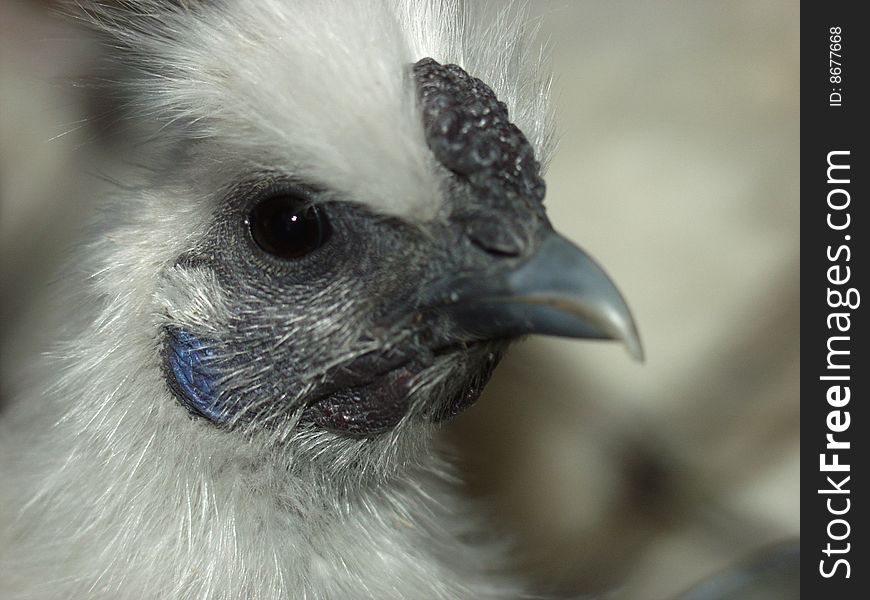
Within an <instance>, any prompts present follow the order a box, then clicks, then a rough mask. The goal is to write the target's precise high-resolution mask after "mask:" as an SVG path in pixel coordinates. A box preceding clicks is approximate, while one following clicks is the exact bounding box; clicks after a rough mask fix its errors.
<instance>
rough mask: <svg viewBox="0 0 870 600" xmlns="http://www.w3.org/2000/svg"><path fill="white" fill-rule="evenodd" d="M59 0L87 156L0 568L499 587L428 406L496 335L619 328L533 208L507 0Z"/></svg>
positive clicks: (527, 82) (9, 467) (41, 582)
mask: <svg viewBox="0 0 870 600" xmlns="http://www.w3.org/2000/svg"><path fill="white" fill-rule="evenodd" d="M70 10H71V12H72V13H73V14H74V15H75V16H76V17H77V18H79V19H81V20H82V21H83V22H84V23H86V24H87V25H88V26H89V27H91V28H92V29H93V31H95V32H96V35H97V37H98V38H99V39H100V40H101V43H102V47H103V48H104V49H105V54H104V56H103V62H102V65H101V70H100V71H99V72H97V73H96V74H92V76H91V77H90V78H89V79H88V80H87V84H88V86H90V89H91V93H92V96H93V97H94V98H98V99H99V101H100V102H99V103H97V104H98V105H99V106H100V107H101V109H100V112H99V113H98V114H96V115H95V116H94V123H95V127H97V128H100V129H101V133H102V143H104V144H106V146H107V147H108V148H110V151H109V154H110V155H112V159H111V160H109V161H108V162H107V163H106V164H104V165H102V166H101V172H102V173H104V174H105V175H104V178H105V179H106V180H107V181H108V182H114V183H113V184H111V185H109V186H108V187H109V189H107V193H106V197H105V201H104V208H103V210H101V211H99V217H98V219H97V221H98V222H97V224H96V225H95V227H94V228H92V229H91V230H90V231H89V233H88V234H87V235H88V237H87V239H86V241H85V242H84V243H83V244H82V245H81V246H79V247H77V249H76V250H75V251H74V252H73V253H72V254H71V256H70V261H69V262H70V268H69V273H68V275H67V276H66V277H65V278H64V283H63V286H64V287H63V288H62V289H61V291H60V295H61V297H62V299H63V301H62V303H61V304H62V306H61V307H60V308H59V309H58V310H59V311H60V313H59V314H61V315H62V322H63V327H59V328H57V329H54V328H51V327H49V325H46V328H47V329H48V331H49V335H50V336H52V337H54V338H55V340H54V341H55V344H54V346H53V348H54V349H53V351H52V352H51V353H50V354H48V355H47V356H45V357H43V358H40V359H39V360H38V362H37V363H36V372H37V374H38V377H37V381H36V382H35V383H34V385H32V386H30V387H28V388H26V389H25V390H24V391H22V392H21V393H20V394H19V396H18V397H17V398H16V399H15V400H14V401H13V403H12V405H11V406H10V407H8V410H6V412H5V414H4V415H3V423H2V427H3V431H2V438H0V455H2V457H3V458H2V461H3V465H2V472H3V477H4V485H3V491H2V497H0V500H2V506H4V509H2V513H3V517H2V518H3V522H2V524H0V527H2V529H0V531H2V533H0V569H2V571H0V595H2V597H3V598H23V597H28V598H34V597H35V598H112V599H117V598H208V599H238V598H257V599H264V600H269V599H278V598H510V597H521V596H523V594H524V593H525V592H524V591H523V589H522V585H521V584H520V583H518V582H516V581H514V580H513V579H512V578H511V577H510V576H509V575H508V574H506V573H504V572H503V569H500V565H501V564H503V558H504V556H503V555H504V545H503V544H501V543H500V542H499V541H498V540H491V539H489V538H488V536H487V535H486V525H485V523H484V521H483V520H482V518H481V517H480V516H479V515H477V514H476V513H475V512H474V511H473V510H472V508H471V507H468V506H467V505H466V504H465V503H464V502H463V501H462V499H461V496H460V495H459V494H457V492H456V490H455V489H454V488H455V486H454V485H453V481H452V478H451V469H450V466H449V464H447V462H446V461H444V460H443V459H442V458H440V457H439V456H438V455H437V454H436V453H435V452H434V451H433V446H432V441H433V435H434V433H435V431H436V430H437V428H438V424H439V423H441V422H443V421H445V420H448V419H450V418H452V417H454V416H456V415H457V414H459V413H460V412H461V411H462V410H463V409H464V408H466V407H467V406H469V405H470V404H471V403H473V402H474V401H475V400H476V399H477V397H478V396H479V394H480V392H481V390H482V388H483V386H484V385H485V384H486V381H487V380H488V378H489V376H490V374H491V373H492V371H493V369H494V368H495V367H496V365H497V363H498V361H499V359H500V358H501V356H502V355H503V353H504V352H505V350H506V349H507V347H508V345H509V344H510V342H511V341H512V340H515V339H516V338H518V337H519V336H522V335H526V334H534V333H540V334H549V335H561V336H569V337H578V338H605V339H618V340H622V341H623V342H624V343H625V344H626V346H627V348H628V349H629V351H630V352H631V353H632V354H633V355H635V356H637V357H640V356H641V355H642V351H641V346H640V341H639V337H638V334H637V331H636V328H635V325H634V322H633V320H632V317H631V314H630V311H629V309H628V307H627V305H626V303H625V301H624V300H623V298H622V297H621V295H620V293H619V292H618V290H617V288H616V287H615V286H614V284H613V283H612V282H611V280H610V279H609V278H608V277H607V275H606V274H605V273H604V271H602V270H601V268H600V267H599V266H598V265H597V264H596V263H595V262H594V261H593V260H592V259H591V258H590V257H589V256H588V255H587V254H586V253H585V252H583V251H582V250H580V249H579V248H578V247H576V246H575V245H573V244H572V243H571V242H569V241H568V240H566V239H565V238H563V237H561V236H559V235H558V234H557V233H555V231H554V230H553V228H552V226H551V224H550V222H549V221H548V219H547V216H546V214H545V210H544V206H543V200H544V195H545V185H544V181H543V179H542V171H543V167H542V165H543V164H545V163H546V161H547V159H548V157H549V153H550V152H551V149H552V143H551V139H552V135H551V125H550V119H549V112H548V108H547V89H548V79H547V77H546V76H545V75H543V69H542V68H541V65H540V64H539V54H538V53H536V52H534V51H533V48H534V46H533V44H532V43H531V42H530V36H529V35H527V32H526V31H525V29H524V22H525V20H524V18H523V13H522V11H519V16H517V12H516V11H513V10H510V9H505V11H504V12H501V11H498V12H497V15H496V16H495V17H494V19H493V20H479V19H475V18H474V13H475V10H476V9H474V8H471V7H463V6H460V5H458V4H456V3H454V2H450V1H446V0H445V1H425V2H424V1H418V2H414V1H411V0H407V1H404V0H394V1H388V0H384V1H383V2H344V1H343V2H339V1H338V0H319V1H315V0H295V1H290V0H261V1H258V2H221V1H210V2H196V1H190V2H187V1H181V0H178V1H176V2H171V3H170V2H156V1H145V0H128V1H124V2H116V3H92V4H91V3H86V4H84V5H83V6H78V5H75V6H74V7H72V8H71V9H70ZM478 77H479V78H480V79H478ZM50 321H51V320H50V319H46V323H49V322H50Z"/></svg>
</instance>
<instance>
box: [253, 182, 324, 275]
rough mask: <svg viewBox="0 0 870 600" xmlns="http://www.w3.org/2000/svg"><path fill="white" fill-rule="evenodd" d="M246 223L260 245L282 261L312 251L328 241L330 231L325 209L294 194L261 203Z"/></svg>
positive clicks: (278, 196)
mask: <svg viewBox="0 0 870 600" xmlns="http://www.w3.org/2000/svg"><path fill="white" fill-rule="evenodd" d="M247 223H248V226H249V227H250V229H251V236H252V237H253V238H254V241H255V242H256V243H257V245H258V246H259V247H260V248H262V249H263V250H264V251H265V252H268V253H269V254H272V255H273V256H277V257H278V258H283V259H293V258H299V257H301V256H304V255H306V254H308V253H310V252H313V251H314V250H316V249H317V248H319V247H320V246H322V245H323V244H325V243H326V242H327V240H328V239H329V234H330V232H331V228H330V226H329V221H328V220H327V219H326V215H325V214H324V213H323V210H321V209H319V208H318V207H317V206H315V205H312V204H311V203H310V201H309V200H307V199H306V198H302V197H299V196H294V195H292V194H280V195H275V196H270V197H268V198H266V199H264V200H262V201H260V202H259V203H258V204H257V205H256V206H254V208H253V209H252V210H251V212H250V214H249V215H248V218H247Z"/></svg>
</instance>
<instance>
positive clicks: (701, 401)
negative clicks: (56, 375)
mask: <svg viewBox="0 0 870 600" xmlns="http://www.w3.org/2000/svg"><path fill="white" fill-rule="evenodd" d="M535 9H536V11H537V12H539V13H540V15H541V16H540V18H541V20H542V35H543V36H544V37H545V38H546V39H550V40H552V42H553V43H554V49H555V53H554V57H553V68H554V71H555V73H556V76H557V81H556V85H555V89H556V92H557V96H556V103H557V121H558V131H559V134H560V139H561V143H560V148H559V150H558V152H557V154H556V157H555V160H554V161H553V163H552V165H551V168H550V171H549V175H548V186H549V187H548V196H547V203H548V206H549V213H550V216H551V219H552V221H553V223H554V224H555V225H556V227H557V228H558V229H560V230H561V231H562V232H563V233H564V234H566V235H567V236H568V237H570V238H572V239H573V240H575V241H576V242H578V243H579V244H580V245H581V246H583V247H584V248H585V249H586V250H588V251H589V252H590V253H591V254H592V255H593V256H595V257H597V258H598V259H599V261H600V262H601V263H602V264H603V265H604V266H605V268H606V270H607V271H608V273H610V275H611V276H612V277H613V278H614V279H615V281H616V282H617V283H618V285H619V286H620V288H621V289H622V291H623V293H624V294H625V296H626V298H627V299H628V301H629V304H630V305H631V306H632V308H633V310H634V314H635V317H636V319H637V321H638V324H639V327H640V331H641V336H642V338H643V341H644V345H645V349H646V354H647V360H646V362H645V363H644V364H638V363H635V362H633V361H632V360H631V359H630V358H629V356H628V355H627V353H626V352H625V351H624V350H623V349H622V348H620V347H618V346H617V345H615V344H611V343H596V342H585V343H578V342H573V341H564V340H557V339H543V338H534V339H529V340H527V341H525V342H522V343H521V344H519V345H517V347H516V348H515V349H514V351H513V353H512V354H510V355H509V356H508V358H507V359H506V360H505V362H504V363H503V364H502V366H501V367H499V369H498V370H497V372H496V374H495V376H494V378H493V381H492V383H491V384H490V386H489V387H488V389H487V392H486V393H485V394H484V397H483V398H482V399H481V401H480V402H479V403H478V404H477V405H476V406H474V407H473V408H472V409H470V410H469V411H468V412H467V413H466V414H465V415H464V416H463V417H462V418H460V419H458V420H457V421H455V422H454V423H453V424H451V425H450V426H449V427H448V430H447V432H446V435H447V438H448V442H449V445H450V446H451V447H452V448H453V449H454V450H453V452H454V454H455V455H456V460H457V462H458V464H459V465H460V468H461V470H462V471H463V474H464V476H465V479H466V480H467V481H468V486H469V489H470V491H471V493H472V494H473V495H474V496H476V497H477V498H479V499H480V501H481V502H482V503H483V504H484V505H485V506H486V508H487V510H489V511H491V513H492V514H493V516H494V518H495V519H496V520H497V521H498V522H499V524H500V525H503V526H504V527H505V528H506V529H508V531H510V532H511V534H512V535H513V537H514V540H515V545H516V547H517V549H518V550H517V556H518V561H519V563H520V564H519V568H520V569H522V570H523V571H524V572H525V573H526V574H527V575H528V576H529V577H531V578H533V579H534V580H535V581H537V582H538V584H539V585H538V587H540V588H542V589H548V590H552V591H560V592H570V593H578V592H581V593H590V594H592V593H607V594H608V596H607V597H608V598H620V599H623V598H624V599H628V600H632V599H636V600H657V599H667V598H671V597H673V596H674V595H675V594H676V593H678V592H681V591H684V590H686V589H687V588H688V587H690V586H691V585H692V584H693V583H694V582H697V581H698V580H700V579H702V578H705V577H707V576H710V575H711V574H714V573H716V572H719V571H721V570H722V569H724V568H727V567H729V566H732V565H734V564H736V563H738V561H740V560H742V559H744V558H746V557H747V556H750V555H753V554H755V555H756V556H757V555H758V554H757V553H758V552H762V553H764V552H766V550H765V549H767V548H770V547H771V544H775V543H777V542H781V541H783V540H790V539H795V538H796V537H797V536H798V534H799V512H800V504H799V497H798V484H799V455H798V446H799V437H798V432H799V418H800V413H799V404H798V401H799V384H798V359H799V349H800V332H799V327H798V312H799V305H800V301H799V296H798V287H799V269H798V267H799V251H798V248H799V233H798V226H799V217H800V215H799V206H798V197H799V174H798V166H799V159H798V152H799V128H798V117H799V82H800V81H799V71H798V69H799V58H798V51H799V5H798V3H797V2H793V1H788V0H766V1H756V0H731V1H729V2H721V1H716V0H702V1H693V2H686V1H676V0H671V1H659V2H655V3H653V2H632V1H627V0H578V1H575V2H571V1H567V0H562V1H560V2H555V1H552V0H539V1H538V2H536V3H535ZM46 12H47V11H46V4H45V3H40V2H35V1H34V2H24V1H23V0H20V1H17V2H16V1H15V0H0V252H2V254H0V275H2V285H0V290H2V292H0V294H2V295H0V316H2V320H3V325H4V326H3V330H2V333H3V334H4V346H3V351H4V354H5V355H6V356H7V357H8V356H9V355H10V354H12V353H16V354H17V353H20V352H23V350H22V348H21V346H20V345H12V344H10V342H9V340H20V338H18V337H17V336H15V335H14V334H15V332H16V330H17V329H20V327H22V326H23V325H22V324H23V323H24V321H22V316H23V315H24V314H25V309H26V307H27V305H29V304H30V303H32V302H34V301H35V300H37V299H38V297H39V293H40V292H39V290H40V289H41V287H40V286H41V285H42V282H43V280H44V279H45V278H46V277H47V276H48V274H49V273H51V270H52V269H53V267H54V265H55V264H56V262H57V260H58V259H59V258H60V253H61V252H62V249H63V247H64V241H65V240H66V239H67V238H68V236H69V235H70V234H71V233H72V232H73V231H74V230H75V227H74V225H75V222H76V219H77V217H78V216H80V215H81V213H82V212H83V211H84V208H83V205H82V204H81V203H80V202H65V200H68V199H70V198H73V197H76V198H78V197H83V198H85V199H87V198H88V195H87V188H88V185H90V183H89V181H90V178H89V176H88V175H87V173H82V172H81V170H80V169H79V168H78V167H79V166H80V165H81V164H82V163H83V161H84V159H85V158H86V157H85V156H84V155H85V154H86V153H87V152H88V148H87V144H86V143H84V142H85V140H83V139H82V136H81V135H80V133H79V132H78V131H77V130H75V124H76V120H77V119H78V118H79V117H78V116H77V115H76V112H75V104H74V102H72V101H71V100H70V97H69V95H68V93H67V91H66V89H65V86H64V84H62V83H60V82H59V80H57V79H53V78H57V77H59V76H62V75H64V74H65V73H69V72H70V71H71V70H74V68H75V67H76V65H79V64H82V61H85V60H87V58H88V57H87V49H86V48H84V47H80V46H79V45H78V44H76V43H75V41H74V39H73V37H72V35H71V33H70V32H68V31H65V30H63V28H61V27H59V26H58V25H56V24H53V23H52V22H51V21H49V20H48V19H46ZM69 130H72V131H70V132H69V133H68V134H66V135H61V134H63V133H64V132H66V131H69ZM58 136H59V137H58ZM16 344H18V342H16ZM0 385H2V381H0ZM735 597H748V596H735ZM758 597H759V598H764V597H769V598H781V597H782V598H787V597H790V596H788V595H775V594H773V593H771V595H759V596H758Z"/></svg>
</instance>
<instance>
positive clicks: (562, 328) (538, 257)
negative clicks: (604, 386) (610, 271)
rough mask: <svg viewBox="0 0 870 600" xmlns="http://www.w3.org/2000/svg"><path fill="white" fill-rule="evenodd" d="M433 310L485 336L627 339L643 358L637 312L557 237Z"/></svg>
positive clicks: (460, 287)
mask: <svg viewBox="0 0 870 600" xmlns="http://www.w3.org/2000/svg"><path fill="white" fill-rule="evenodd" d="M430 301H432V304H434V305H436V306H437V307H438V309H439V310H441V311H444V312H446V313H447V314H448V315H449V316H450V317H451V319H452V320H453V321H454V322H455V323H456V324H457V325H458V326H459V327H460V328H461V329H462V330H463V331H465V332H466V333H467V334H469V335H472V336H474V337H480V338H499V337H513V336H518V335H524V334H530V333H538V334H544V335H555V336H562V337H572V338H595V339H612V340H620V341H622V342H623V343H624V344H625V346H626V348H627V349H628V352H629V353H630V354H631V355H632V356H633V357H634V358H635V359H637V360H641V361H642V360H643V348H642V346H641V343H640V337H639V336H638V333H637V327H636V326H635V324H634V319H633V318H632V316H631V311H630V310H629V308H628V305H627V304H626V303H625V300H624V299H623V297H622V294H620V293H619V290H618V289H617V288H616V286H615V285H614V283H613V282H612V281H611V280H610V278H609V277H608V276H607V274H606V273H605V272H604V270H603V269H602V268H601V267H599V266H598V264H597V263H596V262H595V261H594V260H592V258H590V257H589V255H587V254H586V253H585V252H584V251H583V250H581V249H580V248H578V247H577V246H575V245H574V244H572V243H571V242H569V241H568V240H567V239H565V238H563V237H562V236H560V235H559V234H557V233H556V232H554V231H550V232H548V233H547V234H546V237H545V238H544V239H543V241H542V243H541V244H540V246H539V247H538V250H537V252H536V253H535V254H534V255H533V256H531V257H530V258H529V259H527V260H526V261H524V262H522V263H520V264H519V265H516V266H514V267H512V268H510V269H507V270H504V271H496V272H494V273H488V274H486V275H482V276H479V277H469V276H464V277H463V276H460V277H458V278H456V279H454V280H452V281H451V282H449V284H448V286H447V287H446V288H445V287H440V291H438V292H437V299H436V298H431V300H430Z"/></svg>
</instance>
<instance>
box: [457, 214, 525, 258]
mask: <svg viewBox="0 0 870 600" xmlns="http://www.w3.org/2000/svg"><path fill="white" fill-rule="evenodd" d="M466 235H468V239H469V240H471V243H472V244H474V245H475V246H477V247H478V248H480V249H481V250H483V251H484V252H486V253H488V254H493V255H495V256H509V257H510V256H520V255H522V254H523V251H524V250H525V248H526V247H527V246H528V244H527V243H526V241H525V240H524V239H523V237H522V236H521V235H520V234H519V232H517V231H515V230H514V228H513V227H508V226H506V225H505V224H503V223H499V222H497V221H484V220H475V221H474V222H472V223H469V224H468V225H467V226H466Z"/></svg>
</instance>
